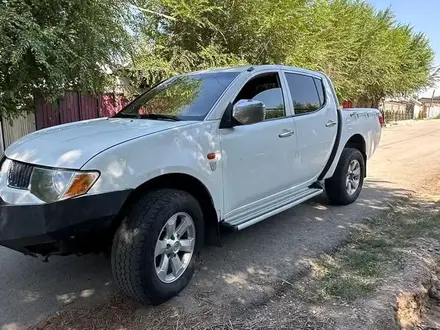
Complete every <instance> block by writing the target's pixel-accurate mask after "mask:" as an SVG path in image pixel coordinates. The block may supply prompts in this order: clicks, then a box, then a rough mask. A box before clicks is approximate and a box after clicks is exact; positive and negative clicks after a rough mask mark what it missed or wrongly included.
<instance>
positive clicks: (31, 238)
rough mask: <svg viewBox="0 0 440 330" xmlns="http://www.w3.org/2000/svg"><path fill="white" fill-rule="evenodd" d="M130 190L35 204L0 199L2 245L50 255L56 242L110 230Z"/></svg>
mask: <svg viewBox="0 0 440 330" xmlns="http://www.w3.org/2000/svg"><path fill="white" fill-rule="evenodd" d="M130 192H131V191H130V190H126V191H117V192H111V193H106V194H99V195H85V196H82V197H79V198H74V199H68V200H64V201H59V202H56V203H48V204H35V205H12V204H8V203H6V202H4V201H3V200H1V199H0V245H3V246H6V247H8V248H10V249H13V250H16V251H19V252H23V253H25V254H31V255H35V253H40V254H49V253H51V252H52V251H51V249H54V248H53V246H56V245H54V244H53V243H56V242H61V241H65V240H69V239H73V238H75V237H76V236H78V235H79V236H81V235H84V234H88V233H99V232H100V231H102V230H105V229H107V228H108V227H109V226H110V225H111V224H112V220H113V219H114V218H115V217H116V216H117V215H118V214H119V212H120V210H121V208H122V206H123V204H124V202H125V201H126V200H127V197H128V196H129V194H130ZM38 246H47V247H48V248H46V249H38V248H36V247H38ZM36 251H37V252H36ZM40 251H43V252H40ZM46 251H47V253H45V252H46Z"/></svg>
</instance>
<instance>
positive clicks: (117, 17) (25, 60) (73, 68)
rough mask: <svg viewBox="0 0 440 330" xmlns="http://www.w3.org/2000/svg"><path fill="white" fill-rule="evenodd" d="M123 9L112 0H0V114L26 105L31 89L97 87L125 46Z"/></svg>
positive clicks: (51, 95) (52, 91)
mask: <svg viewBox="0 0 440 330" xmlns="http://www.w3.org/2000/svg"><path fill="white" fill-rule="evenodd" d="M128 13H129V12H128V8H125V9H124V6H123V5H122V4H121V3H120V2H119V1H118V0H100V1H95V0H75V1H70V0H38V1H35V0H0V115H1V116H4V117H14V116H16V115H18V114H19V113H20V112H21V111H26V110H29V109H31V107H32V102H33V95H34V94H35V93H39V94H41V95H42V96H44V97H45V98H47V99H51V100H54V99H56V97H58V96H59V95H61V94H62V93H63V91H65V90H66V89H76V90H84V91H91V92H98V91H101V90H102V89H103V86H104V85H105V84H106V80H107V79H108V75H106V74H105V72H104V67H110V68H111V67H112V66H113V65H114V64H117V63H119V62H120V61H121V56H122V55H124V54H125V52H126V51H127V49H126V46H127V45H128V41H129V39H128V38H127V33H126V32H125V29H124V28H123V26H124V25H123V23H122V22H123V21H124V20H125V18H126V15H128Z"/></svg>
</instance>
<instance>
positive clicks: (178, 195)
mask: <svg viewBox="0 0 440 330" xmlns="http://www.w3.org/2000/svg"><path fill="white" fill-rule="evenodd" d="M176 214H178V215H177V216H176V218H175V219H176V220H175V221H176V222H175V223H176V224H177V226H176V229H177V228H179V225H178V224H179V221H180V223H182V222H184V221H185V223H190V221H189V219H190V220H192V223H193V225H194V226H193V227H194V230H193V229H191V233H192V234H194V241H195V242H194V241H192V242H194V245H193V246H194V249H193V252H192V253H191V255H190V256H189V252H182V251H178V252H176V251H175V250H173V249H174V248H175V245H174V244H173V246H172V247H171V252H170V254H168V252H164V253H163V254H161V255H159V256H158V257H155V250H156V248H157V246H163V245H159V243H158V240H160V241H161V243H163V242H168V241H167V240H169V239H170V238H169V237H170V236H169V235H168V228H169V227H172V226H169V225H167V226H165V225H166V224H167V223H170V222H169V221H171V218H172V217H173V216H175V215H176ZM187 216H189V218H188V217H187ZM179 217H180V218H179ZM173 219H174V218H173ZM179 219H180V220H179ZM183 219H184V220H183ZM190 227H191V226H188V228H190ZM191 228H192V227H191ZM164 230H165V232H164ZM170 230H171V229H170ZM164 233H165V234H164ZM203 233H204V222H203V215H202V210H201V208H200V205H199V203H198V202H197V200H196V199H195V198H194V197H193V196H192V195H190V194H188V193H187V192H184V191H180V190H175V189H160V190H155V191H152V192H150V193H148V194H146V195H144V196H142V197H141V198H139V199H138V200H137V201H136V202H135V203H134V204H133V205H132V207H131V209H130V210H129V212H128V214H127V216H126V217H125V219H124V220H123V222H122V223H121V225H120V227H119V228H118V230H117V231H116V234H115V237H114V239H113V246H112V256H111V263H112V272H113V278H114V280H115V282H116V285H117V286H118V287H119V289H120V290H121V291H123V292H124V293H125V294H126V295H128V296H130V297H131V298H133V299H135V300H137V301H138V302H141V303H146V304H153V305H157V304H161V303H163V302H165V301H167V300H169V299H170V298H172V297H174V296H176V295H177V294H178V293H179V292H180V291H182V290H183V289H184V288H185V287H186V285H187V284H188V283H189V282H190V280H191V278H192V276H193V274H194V268H195V263H196V255H197V253H198V252H199V251H200V249H201V247H202V246H203V236H204V235H203ZM192 234H191V235H192ZM160 235H162V236H160ZM167 235H168V238H167ZM177 236H178V235H176V237H177ZM171 237H174V236H171ZM185 238H187V239H186V241H187V242H188V241H191V240H190V239H189V238H190V229H187V232H185V234H183V236H182V238H181V240H179V242H182V244H183V241H184V240H185ZM173 239H176V238H173ZM168 245H169V244H167V245H166V246H167V247H168ZM177 249H178V248H177ZM181 249H182V250H183V248H182V247H181ZM189 249H192V247H191V248H189ZM160 250H161V249H160V248H159V249H158V250H157V251H160ZM162 250H163V249H162ZM166 251H169V250H168V248H167V249H166ZM174 253H175V254H174ZM173 254H174V257H173V256H172V255H173ZM182 254H183V256H179V255H182ZM165 255H166V256H169V258H168V263H167V264H166V266H165V262H164V260H165ZM176 256H179V260H180V261H181V262H182V264H185V262H187V266H186V268H185V269H184V271H183V273H180V272H176V275H177V274H180V275H178V277H177V276H175V277H176V278H175V279H174V280H173V281H171V282H166V281H165V282H164V280H166V279H168V278H167V277H166V276H168V277H170V276H171V277H173V276H174V270H175V267H173V266H174V262H172V260H171V259H174V258H175V257H176ZM188 256H189V257H188ZM188 260H189V262H188ZM162 265H163V266H164V267H163V269H166V270H165V271H162V272H157V271H156V269H157V268H158V269H159V267H160V266H162ZM170 267H171V268H170ZM179 269H180V270H182V269H183V268H179ZM171 270H172V271H171ZM169 271H171V273H170V274H169V275H166V274H167V273H168V272H169ZM164 274H165V275H164ZM160 276H162V280H161V279H160Z"/></svg>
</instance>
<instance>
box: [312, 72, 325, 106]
mask: <svg viewBox="0 0 440 330" xmlns="http://www.w3.org/2000/svg"><path fill="white" fill-rule="evenodd" d="M313 80H314V81H315V86H316V90H317V91H318V95H319V101H320V105H321V107H322V106H323V105H324V103H325V93H324V85H323V84H322V80H321V79H318V78H313Z"/></svg>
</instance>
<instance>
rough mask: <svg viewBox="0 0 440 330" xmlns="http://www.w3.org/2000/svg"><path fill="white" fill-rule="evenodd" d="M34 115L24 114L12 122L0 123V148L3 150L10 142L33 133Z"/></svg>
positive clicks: (3, 121)
mask: <svg viewBox="0 0 440 330" xmlns="http://www.w3.org/2000/svg"><path fill="white" fill-rule="evenodd" d="M35 129H36V127H35V115H34V114H33V113H26V114H23V115H22V116H20V117H18V118H15V119H14V120H11V121H9V120H2V121H1V137H2V140H1V148H2V150H5V149H6V148H7V147H8V146H9V145H10V144H11V143H12V142H14V141H15V140H18V139H19V138H21V137H22V136H24V135H26V134H29V133H31V132H33V131H35Z"/></svg>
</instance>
